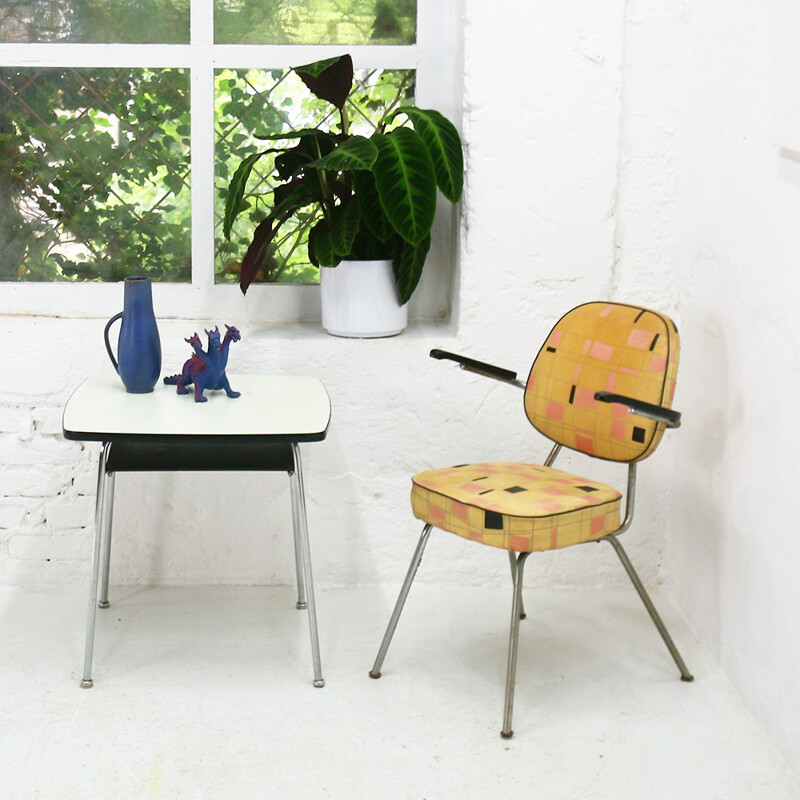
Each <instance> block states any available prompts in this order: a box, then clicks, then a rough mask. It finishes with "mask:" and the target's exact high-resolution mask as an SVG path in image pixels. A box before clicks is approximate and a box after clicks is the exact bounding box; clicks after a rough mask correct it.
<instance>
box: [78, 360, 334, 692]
mask: <svg viewBox="0 0 800 800" xmlns="http://www.w3.org/2000/svg"><path fill="white" fill-rule="evenodd" d="M230 382H231V385H232V386H233V387H234V388H235V389H236V390H237V391H240V392H241V393H242V396H241V397H239V398H236V399H229V398H227V397H225V395H224V393H221V392H210V393H209V394H208V397H209V400H210V402H208V403H202V404H200V403H194V401H193V399H192V396H191V395H186V396H176V395H175V390H174V388H172V387H167V386H163V385H161V386H156V388H155V391H154V392H152V393H149V394H128V393H127V392H126V391H125V389H124V387H123V386H122V384H121V382H120V380H119V378H118V377H117V376H116V375H109V376H103V377H92V378H88V379H87V380H86V381H84V383H82V384H81V385H80V386H79V387H78V389H76V391H75V392H74V393H73V395H72V396H71V397H70V399H69V400H68V401H67V404H66V406H65V408H64V418H63V431H64V437H65V438H67V439H72V440H78V441H97V442H101V443H102V449H101V452H100V460H99V463H98V469H97V500H96V504H95V522H94V541H93V548H92V572H91V583H90V592H89V610H88V620H87V630H86V650H85V657H84V667H83V679H82V680H81V684H80V685H81V687H82V688H85V689H88V688H91V687H92V686H93V685H94V681H93V678H92V661H93V652H94V635H95V627H96V620H97V609H98V607H99V608H107V607H108V606H109V601H108V584H109V569H110V561H111V527H112V516H113V510H114V481H115V475H116V473H117V472H152V471H173V470H177V471H185V470H189V471H196V470H203V471H206V470H215V471H216V470H222V471H229V470H236V471H242V470H244V471H247V470H256V471H271V472H275V471H280V472H287V473H288V475H289V481H290V487H291V498H292V521H293V530H294V548H295V568H296V573H297V608H299V609H307V611H308V624H309V631H310V636H311V653H312V659H313V666H314V681H313V683H314V686H317V687H322V686H324V685H325V681H324V679H323V677H322V665H321V659H320V652H319V635H318V631H317V612H316V602H315V599H314V582H313V574H312V569H311V551H310V546H309V541H308V523H307V515H306V503H305V486H304V483H303V469H302V462H301V459H300V447H299V445H300V443H301V442H315V441H321V440H323V439H324V438H325V436H326V435H327V429H328V424H329V422H330V400H329V398H328V395H327V392H326V391H325V387H324V386H323V384H322V383H321V382H320V381H319V380H318V379H316V378H309V377H302V376H285V375H275V376H255V375H240V376H231V378H230Z"/></svg>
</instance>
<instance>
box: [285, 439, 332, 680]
mask: <svg viewBox="0 0 800 800" xmlns="http://www.w3.org/2000/svg"><path fill="white" fill-rule="evenodd" d="M292 455H293V456H294V472H293V473H292V475H291V476H290V480H291V481H292V482H293V483H294V484H295V489H294V492H295V497H296V498H297V502H296V513H297V517H296V519H297V522H296V525H297V531H298V532H299V534H300V535H299V537H298V538H299V541H300V547H299V549H300V555H301V560H302V564H303V583H304V586H305V590H306V602H307V604H308V627H309V631H310V633H311V655H312V658H313V660H314V686H316V687H318V688H319V687H322V686H324V685H325V681H324V679H323V677H322V661H321V659H320V655H319V633H318V632H317V604H316V601H315V599H314V578H313V574H312V570H311V548H310V546H309V543H308V519H307V516H306V499H305V486H304V484H303V467H302V464H301V461H300V448H299V447H298V445H297V443H296V442H292Z"/></svg>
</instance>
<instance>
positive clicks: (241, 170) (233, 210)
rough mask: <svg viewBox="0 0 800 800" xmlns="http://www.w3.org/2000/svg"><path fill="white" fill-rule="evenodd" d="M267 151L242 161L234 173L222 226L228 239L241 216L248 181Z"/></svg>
mask: <svg viewBox="0 0 800 800" xmlns="http://www.w3.org/2000/svg"><path fill="white" fill-rule="evenodd" d="M265 152H266V151H262V152H260V153H251V154H250V155H249V156H247V157H246V158H243V159H242V163H241V164H239V166H238V168H237V169H236V172H234V174H233V177H232V178H231V182H230V184H229V185H228V196H227V197H226V198H225V218H224V220H223V224H222V232H223V233H224V234H225V238H226V239H230V238H231V228H232V227H233V223H234V222H235V221H236V217H237V216H239V207H240V206H241V203H242V198H243V197H244V190H245V187H246V186H247V179H248V178H249V177H250V173H251V172H252V170H253V166H254V165H255V163H256V162H257V161H258V159H259V158H261V156H263V155H264V154H265Z"/></svg>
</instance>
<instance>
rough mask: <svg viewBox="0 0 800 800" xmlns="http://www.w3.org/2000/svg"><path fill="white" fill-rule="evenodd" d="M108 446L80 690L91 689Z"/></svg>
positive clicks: (100, 480) (100, 470) (103, 455)
mask: <svg viewBox="0 0 800 800" xmlns="http://www.w3.org/2000/svg"><path fill="white" fill-rule="evenodd" d="M109 447H110V444H109V443H108V442H106V443H105V444H104V445H103V449H102V450H101V451H100V462H99V463H98V465H97V499H96V501H95V511H94V543H93V547H92V578H91V584H90V588H89V614H88V619H87V624H86V650H85V653H84V659H83V679H82V680H81V689H91V688H92V686H94V681H93V680H92V656H93V654H94V627H95V622H96V619H97V585H98V579H99V576H100V546H101V541H102V536H103V516H104V514H103V507H104V501H105V494H106V481H107V477H108V476H107V475H106V459H107V457H108V449H109Z"/></svg>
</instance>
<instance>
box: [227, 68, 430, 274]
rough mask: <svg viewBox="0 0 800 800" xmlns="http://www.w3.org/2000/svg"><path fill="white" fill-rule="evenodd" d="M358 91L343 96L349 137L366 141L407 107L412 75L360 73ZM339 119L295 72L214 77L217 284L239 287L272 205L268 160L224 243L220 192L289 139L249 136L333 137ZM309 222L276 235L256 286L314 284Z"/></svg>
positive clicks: (301, 218) (299, 220) (301, 219)
mask: <svg viewBox="0 0 800 800" xmlns="http://www.w3.org/2000/svg"><path fill="white" fill-rule="evenodd" d="M355 77H356V80H357V81H358V89H357V90H355V91H353V92H352V93H351V95H350V101H349V103H348V117H349V119H350V125H351V127H350V131H351V133H360V134H361V135H363V136H370V135H371V134H372V133H373V132H374V131H375V128H376V126H377V125H379V124H380V121H381V120H382V119H383V118H384V117H385V115H386V113H387V111H389V110H392V109H393V108H395V107H396V106H397V105H399V104H400V103H401V102H411V101H412V100H413V91H414V77H415V76H414V71H413V70H361V71H358V72H357V73H356V76H355ZM337 123H338V112H336V110H335V109H334V108H333V107H332V106H331V105H330V104H329V103H326V102H325V101H324V100H317V99H316V98H315V97H314V96H313V95H311V94H310V93H309V92H308V90H307V89H306V87H305V86H304V85H303V84H302V82H301V81H300V79H299V78H298V77H297V75H296V74H295V73H294V72H286V71H283V70H273V71H267V70H256V69H243V70H230V69H226V70H218V71H217V74H216V152H215V161H216V209H215V211H216V266H215V270H216V280H217V282H226V281H229V282H230V281H236V280H238V275H239V268H240V265H241V261H242V258H243V257H244V254H245V252H246V251H247V246H248V245H249V243H250V240H251V238H252V235H253V230H254V229H255V227H256V225H258V223H259V222H260V221H261V220H262V219H264V217H265V216H267V212H268V205H267V203H266V202H265V200H267V201H268V202H269V203H271V202H272V194H271V191H272V187H273V181H272V178H271V175H272V172H273V169H274V162H275V154H272V153H270V154H267V155H265V156H264V157H263V158H262V159H261V160H260V161H259V162H258V163H257V164H256V166H255V167H254V169H253V172H252V174H251V175H250V180H249V181H248V183H247V192H246V194H245V197H244V201H245V202H246V203H247V208H246V210H245V211H244V212H242V213H241V214H240V215H239V218H238V219H237V222H236V224H235V225H234V228H233V231H232V233H231V239H230V241H227V240H226V239H225V238H224V236H223V235H222V221H223V217H224V213H225V196H226V194H227V186H228V182H229V181H230V178H231V176H232V175H233V172H234V170H235V169H236V167H237V165H238V163H239V161H240V160H241V158H242V157H243V156H245V155H248V154H250V153H253V152H256V151H258V150H268V149H270V148H273V147H274V148H278V147H291V146H293V145H294V144H296V140H293V141H289V140H282V141H281V140H279V141H276V142H264V141H259V140H258V139H256V138H255V137H256V136H264V135H269V134H274V133H281V132H283V131H288V130H289V129H302V128H309V127H322V128H324V129H325V130H338V124H337ZM311 224H312V221H311V217H310V215H308V214H304V212H302V211H301V212H298V213H297V214H295V216H294V217H292V218H291V219H290V220H289V221H288V222H286V223H285V224H284V225H283V227H282V228H281V233H280V236H279V238H278V241H277V248H276V250H275V252H274V253H273V258H272V259H271V266H270V268H269V271H268V273H267V274H264V275H260V276H258V277H257V278H256V280H257V281H262V282H279V283H316V282H317V281H319V270H318V269H317V268H316V267H314V266H313V265H312V264H311V262H310V261H309V259H308V252H307V248H308V241H307V236H308V229H309V227H311Z"/></svg>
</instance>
